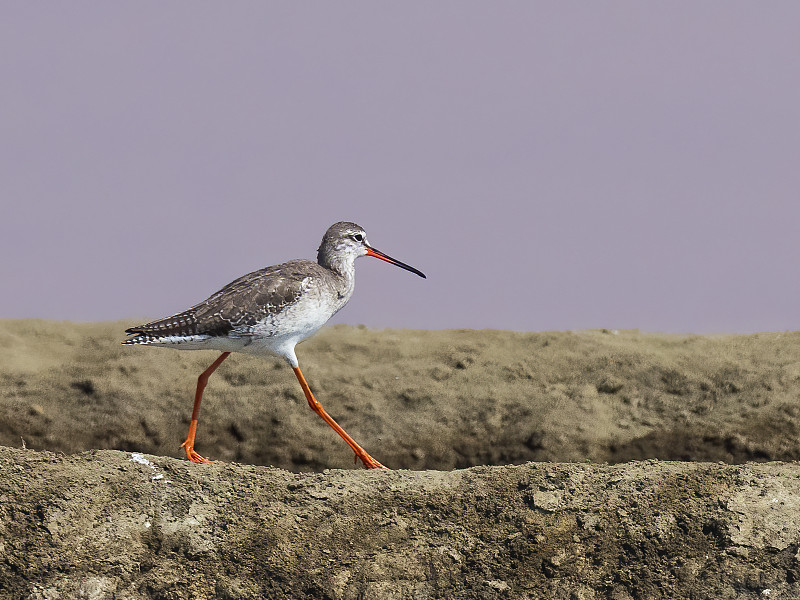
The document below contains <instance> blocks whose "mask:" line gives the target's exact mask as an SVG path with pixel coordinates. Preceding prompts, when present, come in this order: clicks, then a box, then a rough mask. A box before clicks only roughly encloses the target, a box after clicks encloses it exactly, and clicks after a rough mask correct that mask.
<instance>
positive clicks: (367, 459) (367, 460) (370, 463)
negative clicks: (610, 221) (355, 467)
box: [354, 453, 391, 471]
mask: <svg viewBox="0 0 800 600" xmlns="http://www.w3.org/2000/svg"><path fill="white" fill-rule="evenodd" d="M359 460H361V462H362V463H364V466H365V467H366V468H367V469H386V470H387V471H390V470H391V469H389V467H384V466H383V465H382V464H381V463H379V462H378V461H377V460H375V459H374V458H372V457H371V456H370V455H369V454H366V453H364V456H360V455H358V454H356V457H355V460H354V462H356V463H357V462H358V461H359Z"/></svg>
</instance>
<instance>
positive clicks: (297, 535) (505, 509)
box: [0, 321, 800, 600]
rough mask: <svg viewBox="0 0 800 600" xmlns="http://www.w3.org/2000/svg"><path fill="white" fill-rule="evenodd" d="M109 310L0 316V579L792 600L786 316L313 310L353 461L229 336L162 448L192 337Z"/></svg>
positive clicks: (298, 398)
mask: <svg viewBox="0 0 800 600" xmlns="http://www.w3.org/2000/svg"><path fill="white" fill-rule="evenodd" d="M126 325H127V324H126V323H99V324H83V325H75V324H70V323H55V322H46V321H0V344H2V346H3V348H4V352H3V353H2V354H0V444H2V445H4V446H6V447H5V448H2V449H0V469H2V474H3V476H2V478H0V597H2V598H30V599H37V600H38V599H61V598H65V599H66V598H86V599H105V598H113V599H129V598H131V599H139V598H162V599H184V598H186V599H189V598H196V599H202V598H226V599H227V598H230V599H234V598H235V599H239V598H332V599H333V598H367V599H368V598H570V599H572V598H575V599H586V598H618V599H627V598H662V597H663V598H754V599H755V598H759V599H764V598H771V599H774V598H800V581H798V579H800V467H798V466H796V465H795V464H793V463H792V462H791V461H794V460H796V459H797V458H798V455H800V405H798V396H799V395H800V335H798V334H797V333H765V334H757V335H750V336H665V335H651V334H640V333H638V332H634V331H623V332H618V333H617V332H605V331H588V332H555V333H554V332H548V333H530V334H523V333H512V332H502V331H370V330H367V329H363V328H353V327H341V326H338V327H333V328H330V329H327V330H325V331H323V332H321V334H320V335H318V336H317V337H316V338H314V339H312V340H310V341H309V342H307V343H305V344H303V345H302V346H300V347H299V349H298V355H299V357H300V361H301V365H302V366H303V368H304V371H305V373H306V376H307V378H308V380H309V383H310V384H311V386H312V388H313V389H314V390H315V392H316V393H317V395H318V397H319V399H320V401H321V402H322V403H323V405H324V406H325V407H326V408H327V409H328V411H329V412H330V413H331V414H332V415H333V416H334V417H335V418H336V419H337V420H339V422H340V423H341V424H342V425H343V426H344V427H345V429H347V430H348V431H349V432H350V433H351V435H353V437H355V438H356V439H357V440H358V441H359V442H360V443H361V444H362V445H363V446H364V447H365V448H366V449H367V450H368V451H369V452H370V453H371V454H373V455H374V456H375V457H376V458H378V459H379V460H381V461H382V462H383V463H384V464H386V465H387V466H390V467H392V468H393V469H395V470H394V471H382V472H374V471H372V472H368V471H364V470H360V469H357V468H356V467H354V465H353V463H352V454H351V453H350V452H349V449H348V448H347V446H346V445H345V444H344V443H343V442H342V441H341V440H340V439H339V438H338V437H337V436H336V435H335V433H334V432H333V431H332V430H330V429H329V428H328V427H327V426H326V425H325V424H324V423H323V422H322V421H321V420H320V419H319V418H318V417H316V415H314V414H313V413H311V412H310V411H309V409H308V407H307V405H306V404H305V400H304V398H303V395H302V391H301V390H300V388H299V386H298V385H297V382H296V380H295V379H294V376H293V374H292V373H291V370H290V369H289V368H288V367H286V366H285V365H284V364H282V363H281V362H280V361H278V360H274V361H273V360H259V359H253V358H250V357H245V356H235V355H234V356H232V357H231V358H230V359H229V360H228V361H226V362H225V363H224V364H223V365H222V367H220V370H219V371H218V372H217V373H216V374H215V375H214V376H213V377H212V378H211V381H210V383H209V386H208V388H207V391H206V396H205V399H204V405H203V411H202V413H201V415H200V428H199V432H198V443H197V449H198V450H199V451H200V452H201V454H204V455H206V456H208V457H209V458H213V459H216V462H215V463H214V464H213V465H194V464H191V463H189V462H187V461H186V460H185V459H181V458H180V456H181V451H180V449H179V447H178V446H179V445H180V442H181V441H182V440H183V438H184V437H185V434H186V428H187V426H188V420H189V415H190V412H191V404H192V395H193V390H194V384H195V381H196V378H197V375H198V374H199V373H200V372H201V371H202V370H203V369H204V368H205V367H206V366H207V365H208V364H209V363H210V362H211V361H213V359H214V358H215V355H214V354H213V353H206V352H176V351H170V350H160V349H147V348H128V347H123V346H121V345H120V344H119V341H120V339H121V338H122V335H121V332H122V331H123V330H124V328H125V326H126ZM139 453H144V454H139ZM652 458H655V459H659V460H647V459H652ZM529 461H535V462H529ZM672 461H674V462H672ZM687 461H694V462H687ZM748 461H751V462H748ZM752 461H758V462H752ZM240 463H243V464H240ZM269 465H271V466H269ZM492 465H495V466H492ZM404 469H408V470H404Z"/></svg>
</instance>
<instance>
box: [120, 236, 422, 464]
mask: <svg viewBox="0 0 800 600" xmlns="http://www.w3.org/2000/svg"><path fill="white" fill-rule="evenodd" d="M361 256H372V257H374V258H378V259H380V260H383V261H386V262H388V263H390V264H393V265H396V266H398V267H400V268H402V269H405V270H407V271H410V272H412V273H414V274H416V275H419V276H420V277H422V278H423V279H425V278H426V277H425V274H424V273H422V271H419V270H418V269H415V268H414V267H412V266H410V265H407V264H405V263H403V262H400V261H399V260H397V259H395V258H392V257H391V256H389V255H388V254H385V253H383V252H381V251H380V250H377V249H376V248H374V247H372V246H371V245H370V244H369V242H368V241H367V233H366V231H364V228H363V227H361V226H359V225H356V224H355V223H351V222H348V221H340V222H338V223H334V224H333V225H331V226H330V227H329V228H328V230H327V231H326V232H325V235H324V236H323V237H322V243H321V244H320V246H319V249H318V250H317V262H313V261H310V260H302V259H300V260H290V261H288V262H285V263H282V264H279V265H274V266H271V267H265V268H263V269H259V270H257V271H253V272H252V273H248V274H246V275H243V276H241V277H239V278H238V279H235V280H234V281H232V282H231V283H229V284H228V285H226V286H225V287H223V288H222V289H220V290H219V291H218V292H216V293H214V294H212V295H211V296H209V297H208V298H207V299H206V300H204V301H202V302H200V303H199V304H196V305H194V306H193V307H191V308H189V309H188V310H185V311H183V312H180V313H177V314H174V315H172V316H169V317H165V318H163V319H158V320H156V321H151V322H149V323H145V324H144V325H137V326H135V327H131V328H129V329H127V330H125V333H126V334H128V335H129V336H133V337H129V338H128V339H125V340H123V342H122V343H123V344H125V345H133V346H157V347H166V348H176V349H179V350H217V351H221V352H222V354H220V356H219V357H218V358H217V359H216V360H215V361H214V362H213V363H212V364H211V365H210V366H209V367H208V368H207V369H206V370H205V371H203V372H202V373H201V374H200V376H199V377H198V378H197V388H196V389H195V397H194V407H193V409H192V417H191V420H190V422H189V432H188V434H187V436H186V440H185V441H184V442H183V444H181V447H182V448H183V449H184V451H185V452H186V457H187V458H188V459H189V460H190V461H192V462H195V463H211V462H213V461H211V460H208V459H206V458H204V457H203V456H201V455H200V454H198V452H197V451H196V450H195V449H194V447H195V437H196V434H197V422H198V416H199V413H200V403H201V401H202V399H203V390H205V387H206V385H207V384H208V379H209V377H210V376H211V374H212V373H214V371H216V370H217V368H218V367H219V366H220V364H222V362H223V361H224V360H225V359H226V358H228V356H229V355H230V354H231V353H232V352H242V353H245V354H251V355H256V356H269V355H272V356H279V357H281V358H283V359H284V360H286V362H287V363H289V366H290V367H291V368H292V370H293V371H294V374H295V375H296V377H297V380H298V382H299V383H300V387H301V388H302V390H303V393H304V395H305V397H306V400H307V401H308V405H309V406H310V407H311V409H312V410H313V411H314V412H315V413H317V414H318V415H319V416H320V417H322V419H323V420H324V421H325V422H326V423H327V424H328V425H330V426H331V427H332V428H333V429H334V431H336V433H337V434H339V435H340V436H341V437H342V439H344V441H345V442H347V444H348V445H349V446H350V448H351V449H352V450H353V452H354V453H355V460H356V462H357V461H358V460H361V462H362V464H363V465H364V467H366V468H368V469H386V467H385V466H384V465H382V464H381V463H380V462H378V461H377V460H375V459H374V458H373V457H372V456H370V455H369V454H368V453H367V451H366V450H364V449H363V448H362V447H361V446H360V445H359V444H358V443H356V441H355V440H354V439H353V438H351V437H350V436H349V435H348V434H347V432H346V431H345V430H344V429H342V427H341V426H340V425H339V424H338V423H336V421H335V420H334V419H333V418H332V417H331V416H330V415H328V413H327V412H326V411H325V409H324V408H323V407H322V404H320V402H319V401H318V400H317V399H316V398H315V397H314V394H313V393H312V392H311V388H310V387H309V385H308V382H307V381H306V378H305V377H304V376H303V372H302V371H301V370H300V365H299V363H298V360H297V355H296V353H295V346H296V345H297V344H298V343H300V342H301V341H303V340H305V339H306V338H308V337H310V336H311V335H313V334H314V333H316V332H317V331H318V330H319V329H320V328H321V327H322V326H323V325H324V324H325V323H326V322H327V321H328V320H329V319H330V318H331V317H332V316H333V315H335V314H336V313H337V312H338V311H339V310H341V309H342V307H344V305H345V304H347V301H348V300H350V297H351V296H352V295H353V290H354V288H355V261H356V259H357V258H360V257H361Z"/></svg>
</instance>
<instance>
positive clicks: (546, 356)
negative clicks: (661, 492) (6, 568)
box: [0, 320, 800, 471]
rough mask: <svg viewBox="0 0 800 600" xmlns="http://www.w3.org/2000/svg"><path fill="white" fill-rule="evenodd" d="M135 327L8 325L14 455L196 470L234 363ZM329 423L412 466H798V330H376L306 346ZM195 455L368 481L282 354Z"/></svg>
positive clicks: (243, 377) (250, 365) (262, 367)
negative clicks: (346, 473) (130, 455)
mask: <svg viewBox="0 0 800 600" xmlns="http://www.w3.org/2000/svg"><path fill="white" fill-rule="evenodd" d="M129 325H131V323H127V322H125V323H123V322H119V323H89V324H75V323H68V322H52V321H38V320H4V321H0V345H2V347H3V348H4V351H3V353H2V354H0V444H1V445H6V446H10V447H16V448H20V447H22V446H23V444H25V445H26V446H27V447H28V448H32V449H39V450H49V451H52V452H64V453H73V452H80V451H83V450H90V449H118V450H125V451H137V452H146V453H150V454H156V455H167V456H173V457H181V456H182V455H183V454H182V451H181V449H180V444H181V443H182V442H183V440H184V439H185V436H186V432H187V428H188V424H189V418H190V415H191V410H192V403H193V398H194V390H195V385H196V381H197V376H198V375H199V374H200V373H201V372H202V371H203V370H204V369H205V368H206V367H207V366H208V365H209V364H210V363H211V362H212V361H213V360H214V359H215V358H216V356H217V355H218V354H217V353H215V352H211V351H208V352H206V351H199V352H198V351H195V352H191V351H176V350H172V349H162V348H141V347H128V346H122V345H121V344H120V341H121V340H122V339H124V337H125V336H124V333H123V332H124V330H125V328H126V326H129ZM298 357H299V359H300V366H301V368H302V369H303V371H304V373H305V375H306V378H307V379H308V381H309V383H310V385H311V387H312V389H313V390H314V392H315V394H316V395H317V398H318V399H319V400H320V402H321V403H322V404H323V406H324V407H325V408H326V410H327V411H328V412H329V413H330V414H331V415H332V416H333V417H334V418H335V419H336V420H337V421H338V422H339V423H340V424H341V425H342V426H343V427H344V428H345V429H346V430H347V431H348V432H349V433H350V435H352V436H353V437H354V438H355V439H356V441H358V442H359V443H360V444H361V445H362V446H363V447H364V448H366V449H367V451H368V452H370V453H371V454H372V455H373V456H375V458H377V459H378V460H380V461H381V462H383V463H384V464H385V465H387V466H389V467H391V468H396V469H416V470H420V469H440V470H449V469H454V468H463V467H470V466H474V465H504V464H520V463H524V462H526V461H591V462H610V463H616V462H622V461H631V460H640V459H647V458H659V459H662V460H694V461H724V462H727V463H741V462H744V461H748V460H757V461H766V460H796V459H797V458H798V457H800V404H798V402H797V399H798V396H800V334H799V333H794V332H792V333H760V334H755V335H720V336H696V335H660V334H649V333H648V334H643V333H639V332H638V331H619V332H617V331H608V330H597V331H577V332H544V333H515V332H510V331H491V330H446V331H415V330H385V331H376V330H368V329H365V328H360V327H349V326H334V327H330V328H326V329H323V330H322V331H321V332H320V333H319V334H318V335H317V336H315V337H313V338H311V339H310V340H308V341H306V342H304V343H303V344H301V345H300V346H299V347H298ZM196 449H197V450H198V451H199V452H200V454H202V455H203V456H206V457H207V458H210V459H218V460H222V461H236V462H242V463H248V464H254V465H272V466H276V467H280V468H283V469H288V470H292V471H319V470H321V469H324V468H354V465H353V455H352V453H351V452H350V451H349V449H348V448H347V446H346V445H345V444H344V442H343V441H342V440H341V439H340V438H339V437H338V436H337V435H336V434H335V433H334V432H333V430H331V429H330V428H329V427H328V426H327V425H326V424H325V423H324V422H323V421H322V420H321V419H320V418H319V417H317V416H316V415H315V414H314V413H312V412H311V410H310V409H309V408H308V405H307V403H306V401H305V398H304V396H303V393H302V390H301V389H300V386H299V385H298V383H297V380H296V379H295V377H294V374H293V373H292V371H291V369H290V368H289V367H288V366H287V365H286V364H285V363H284V362H283V361H282V360H280V359H277V358H275V359H273V358H267V359H262V358H254V357H249V356H245V355H238V354H234V355H232V356H231V357H230V358H229V359H228V360H227V361H225V363H223V364H222V366H221V367H220V368H219V370H217V372H216V373H215V374H214V375H213V376H212V377H211V379H210V381H209V384H208V387H207V388H206V392H205V396H204V400H203V406H202V410H201V413H200V425H199V429H198V435H197V446H196Z"/></svg>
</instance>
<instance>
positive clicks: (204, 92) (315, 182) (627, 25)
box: [0, 0, 800, 333]
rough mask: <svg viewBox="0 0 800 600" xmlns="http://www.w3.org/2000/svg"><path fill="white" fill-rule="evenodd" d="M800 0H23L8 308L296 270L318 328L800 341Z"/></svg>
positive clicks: (4, 170) (121, 304)
mask: <svg viewBox="0 0 800 600" xmlns="http://www.w3.org/2000/svg"><path fill="white" fill-rule="evenodd" d="M798 31H800V2H796V1H786V2H780V1H773V2H769V3H759V2H750V1H748V2H739V1H734V0H719V1H711V0H709V1H705V2H702V3H692V2H682V3H675V2H672V3H667V2H662V3H655V2H640V1H635V2H614V1H612V2H603V3H594V2H591V3H590V2H562V1H553V2H524V3H523V2H503V3H496V2H467V1H464V0H458V1H457V2H456V1H453V2H436V3H432V2H402V3H375V2H367V1H364V2H336V3H322V2H317V3H289V2H258V3H255V2H249V3H244V2H242V3H229V2H217V3H211V2H194V1H192V2H188V1H187V2H162V1H160V0H159V1H158V2H155V1H149V2H148V1H137V2H127V3H118V2H114V3H103V2H68V3H67V2H63V3H62V2H48V3H43V2H35V3H34V2H11V3H4V4H3V5H2V7H0V82H1V83H0V203H1V205H0V206H1V209H0V282H2V283H0V289H1V290H2V293H0V317H43V318H50V319H72V320H83V321H94V320H106V319H119V318H147V317H160V316H165V315H168V314H172V313H174V312H177V311H179V310H182V309H184V308H188V307H189V306H190V305H192V304H195V303H196V302H199V301H200V300H203V299H204V298H206V297H207V296H208V295H209V294H211V293H212V292H214V291H216V290H217V289H218V288H220V287H221V286H222V285H224V284H226V283H228V282H229V281H230V280H232V279H234V278H235V277H237V276H239V275H242V274H244V273H246V272H248V271H251V270H253V269H257V268H259V267H262V266H266V265H270V264H275V263H278V262H282V261H284V260H288V259H291V258H312V259H313V258H314V257H315V256H316V248H317V246H318V245H319V241H320V239H321V237H322V234H323V233H324V231H325V229H326V228H327V227H328V226H329V225H330V224H331V223H333V222H335V221H339V220H351V221H355V222H357V223H359V224H360V225H362V226H364V227H365V228H366V229H367V232H368V233H369V237H370V241H371V243H372V244H373V245H374V246H375V247H377V248H379V249H381V250H383V251H384V252H387V253H389V254H391V255H392V256H395V257H396V258H398V259H400V260H402V261H404V262H407V263H409V264H411V265H414V266H415V267H417V268H419V269H421V270H422V271H424V272H425V273H426V274H427V275H428V279H427V280H422V279H420V278H418V277H415V276H414V275H412V274H411V273H408V272H406V271H403V270H400V269H397V268H394V267H391V266H389V265H387V264H386V263H384V262H382V261H377V260H374V259H369V258H363V259H361V260H359V263H358V267H359V268H358V285H357V289H356V293H355V295H354V297H353V300H351V302H350V304H349V305H348V306H347V307H346V308H345V309H344V310H343V311H342V312H341V313H339V315H337V317H336V318H335V322H345V323H353V324H356V323H364V324H366V325H368V326H370V327H413V328H429V329H440V328H450V327H470V328H484V327H496V328H503V329H516V330H545V329H579V328H589V327H608V328H628V327H639V328H641V329H643V330H646V331H670V332H697V333H707V332H749V331H760V330H785V329H800V274H798V265H799V264H800V35H799V34H798Z"/></svg>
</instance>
